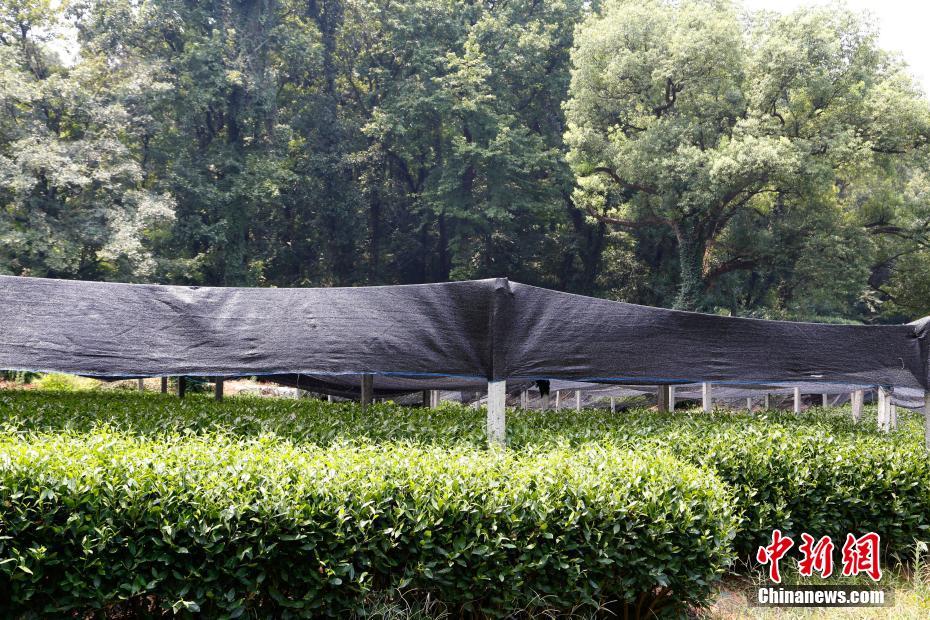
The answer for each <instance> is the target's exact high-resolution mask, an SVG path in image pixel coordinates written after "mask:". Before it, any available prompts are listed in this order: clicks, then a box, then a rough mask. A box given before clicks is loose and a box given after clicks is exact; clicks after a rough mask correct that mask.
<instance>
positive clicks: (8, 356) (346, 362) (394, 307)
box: [0, 276, 928, 393]
mask: <svg viewBox="0 0 930 620" xmlns="http://www.w3.org/2000/svg"><path fill="white" fill-rule="evenodd" d="M927 325H928V320H927V319H923V320H921V321H918V322H915V323H910V324H906V325H875V326H871V325H869V326H867V325H827V324H817V323H797V322H786V321H766V320H759V319H745V318H732V317H722V316H716V315H707V314H698V313H691V312H680V311H675V310H666V309H661V308H651V307H646V306H638V305H634V304H627V303H622V302H614V301H607V300H603V299H595V298H590V297H583V296H579V295H572V294H568V293H560V292H556V291H551V290H547V289H542V288H537V287H533V286H527V285H524V284H519V283H516V282H510V281H509V280H507V279H504V278H498V279H491V280H476V281H466V282H450V283H442V284H421V285H404V286H376V287H359V288H303V289H299V288H293V289H274V288H207V287H188V286H159V285H143V284H115V283H102V282H82V281H68V280H51V279H41V278H25V277H12V276H0V368H3V369H8V370H27V371H56V372H67V373H74V374H81V375H87V376H92V377H100V378H115V377H124V378H129V377H148V376H175V375H178V376H179V375H187V376H225V377H232V376H250V375H266V376H280V377H281V379H282V380H284V381H285V382H288V383H290V384H291V385H294V384H295V383H296V384H298V385H299V384H300V383H301V382H302V381H306V382H307V387H310V383H312V382H315V383H316V384H317V385H320V386H325V385H330V386H332V387H333V388H334V389H335V388H336V387H337V386H342V388H344V389H346V390H349V389H353V388H352V385H353V384H354V385H357V376H358V375H361V374H372V375H374V376H375V389H376V390H377V391H382V392H385V393H390V392H404V391H414V390H424V389H461V390H469V389H475V390H480V389H484V386H485V384H486V382H487V381H489V380H502V379H506V380H507V381H514V382H531V381H534V380H538V379H551V380H568V381H582V382H593V383H613V384H661V383H694V382H701V381H712V382H715V383H720V384H724V385H727V384H729V385H743V384H774V383H778V384H786V383H788V384H790V383H804V384H809V383H819V382H823V383H841V384H847V385H850V386H862V387H869V386H877V385H881V386H886V387H899V388H908V389H914V390H924V389H925V388H926V387H927V354H928V345H927V337H928V336H927ZM298 375H300V376H299V377H298ZM342 388H340V389H342Z"/></svg>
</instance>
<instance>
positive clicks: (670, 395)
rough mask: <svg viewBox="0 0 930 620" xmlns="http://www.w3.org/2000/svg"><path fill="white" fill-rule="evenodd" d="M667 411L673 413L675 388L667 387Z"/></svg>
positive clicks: (672, 386)
mask: <svg viewBox="0 0 930 620" xmlns="http://www.w3.org/2000/svg"><path fill="white" fill-rule="evenodd" d="M668 410H669V411H675V386H674V385H670V386H668Z"/></svg>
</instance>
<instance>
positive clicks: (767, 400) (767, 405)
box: [763, 392, 772, 411]
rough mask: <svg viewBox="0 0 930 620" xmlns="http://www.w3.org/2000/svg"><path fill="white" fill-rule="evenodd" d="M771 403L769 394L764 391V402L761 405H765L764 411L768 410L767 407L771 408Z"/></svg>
mask: <svg viewBox="0 0 930 620" xmlns="http://www.w3.org/2000/svg"><path fill="white" fill-rule="evenodd" d="M771 404H772V402H771V400H770V396H769V394H768V392H766V393H765V404H764V405H763V407H765V410H766V411H768V410H769V409H771Z"/></svg>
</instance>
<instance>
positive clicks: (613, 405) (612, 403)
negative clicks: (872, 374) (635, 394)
mask: <svg viewBox="0 0 930 620" xmlns="http://www.w3.org/2000/svg"><path fill="white" fill-rule="evenodd" d="M610 412H611V413H617V399H616V398H615V397H613V396H611V397H610ZM927 419H928V420H930V418H927Z"/></svg>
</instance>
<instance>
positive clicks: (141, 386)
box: [136, 379, 145, 392]
mask: <svg viewBox="0 0 930 620" xmlns="http://www.w3.org/2000/svg"><path fill="white" fill-rule="evenodd" d="M137 381H138V383H137V384H136V385H137V387H138V388H139V391H140V392H144V391H145V380H144V379H138V380H137Z"/></svg>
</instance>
